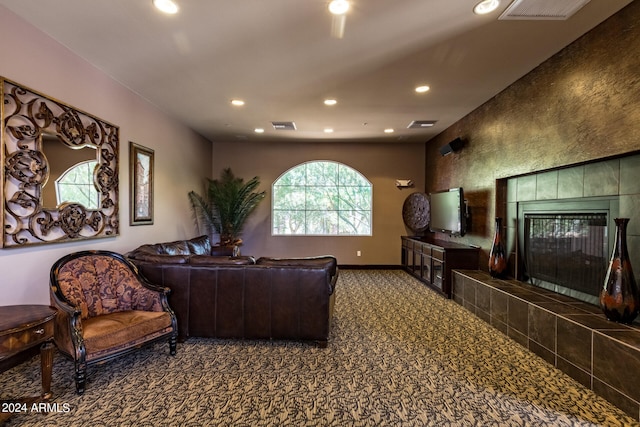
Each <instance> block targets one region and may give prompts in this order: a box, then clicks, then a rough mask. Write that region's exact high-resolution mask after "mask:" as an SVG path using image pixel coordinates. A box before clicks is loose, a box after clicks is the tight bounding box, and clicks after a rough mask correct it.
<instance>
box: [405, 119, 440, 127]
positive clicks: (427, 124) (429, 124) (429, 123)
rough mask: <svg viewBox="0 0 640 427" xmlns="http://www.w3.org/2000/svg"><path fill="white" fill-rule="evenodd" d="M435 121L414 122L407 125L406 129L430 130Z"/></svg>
mask: <svg viewBox="0 0 640 427" xmlns="http://www.w3.org/2000/svg"><path fill="white" fill-rule="evenodd" d="M436 121H437V120H414V121H412V122H411V123H409V126H407V129H425V128H430V127H432V126H433V125H435V124H436Z"/></svg>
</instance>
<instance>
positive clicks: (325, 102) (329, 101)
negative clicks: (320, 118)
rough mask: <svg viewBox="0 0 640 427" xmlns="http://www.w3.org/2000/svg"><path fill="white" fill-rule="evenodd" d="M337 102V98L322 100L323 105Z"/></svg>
mask: <svg viewBox="0 0 640 427" xmlns="http://www.w3.org/2000/svg"><path fill="white" fill-rule="evenodd" d="M337 103H338V101H337V100H335V99H325V100H324V105H336V104H337Z"/></svg>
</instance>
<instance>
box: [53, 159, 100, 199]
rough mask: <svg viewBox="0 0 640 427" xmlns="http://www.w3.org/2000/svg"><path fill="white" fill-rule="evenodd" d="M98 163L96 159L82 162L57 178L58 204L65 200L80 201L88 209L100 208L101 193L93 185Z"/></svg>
mask: <svg viewBox="0 0 640 427" xmlns="http://www.w3.org/2000/svg"><path fill="white" fill-rule="evenodd" d="M97 165H98V162H97V161H95V160H89V161H86V162H80V163H77V164H75V165H73V166H71V167H70V168H69V169H67V170H66V171H64V173H63V174H62V175H60V177H59V178H58V179H56V198H57V199H58V200H57V202H58V205H60V204H62V203H64V202H74V203H80V204H82V206H84V207H85V208H87V209H98V208H99V204H100V195H99V194H98V190H96V187H95V185H93V171H94V169H95V168H96V166H97Z"/></svg>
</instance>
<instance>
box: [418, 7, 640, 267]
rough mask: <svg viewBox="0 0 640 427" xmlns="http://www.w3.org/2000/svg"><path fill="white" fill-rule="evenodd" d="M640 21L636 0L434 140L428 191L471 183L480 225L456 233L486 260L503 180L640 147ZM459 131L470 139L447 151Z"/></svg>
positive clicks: (467, 187)
mask: <svg viewBox="0 0 640 427" xmlns="http://www.w3.org/2000/svg"><path fill="white" fill-rule="evenodd" d="M639 21H640V2H633V3H631V4H630V5H629V6H627V7H626V8H624V9H623V10H621V11H620V12H618V13H617V14H616V15H614V16H613V17H611V18H610V19H609V20H607V21H605V22H604V23H603V24H601V25H600V26H598V27H596V28H594V29H593V30H592V31H591V32H589V33H587V34H586V35H585V36H583V37H582V38H580V39H578V40H577V41H576V42H574V43H573V44H571V45H569V46H568V47H566V48H565V49H563V50H562V51H560V52H559V53H558V54H556V55H555V56H553V57H552V58H550V59H549V60H547V61H546V62H544V63H542V64H541V65H540V66H539V67H538V68H536V69H535V70H533V71H532V72H531V73H529V74H528V75H526V76H524V77H523V78H522V79H520V80H519V81H517V82H516V83H514V84H513V85H511V86H510V87H508V88H507V89H505V90H504V91H503V92H502V93H500V94H498V95H497V96H496V97H494V98H493V99H491V100H490V101H488V102H487V103H486V104H484V105H483V106H481V107H480V108H478V109H476V110H475V111H473V112H472V113H470V114H469V115H468V116H466V117H465V118H463V119H462V120H460V121H459V122H457V123H455V124H454V125H453V126H451V127H450V128H449V129H447V130H446V131H445V132H443V133H442V134H440V135H439V136H438V137H437V138H435V139H433V140H431V141H429V142H428V144H427V148H426V160H425V164H426V171H427V177H426V180H427V182H426V184H427V187H426V188H427V191H431V190H437V189H442V188H447V187H455V186H462V187H464V189H465V191H466V195H467V197H468V199H469V204H470V207H471V212H472V217H473V220H472V230H471V231H470V233H469V234H468V235H467V236H465V237H464V238H459V239H452V240H456V241H459V242H462V243H473V244H477V245H480V246H482V248H483V258H484V259H482V267H484V265H485V263H484V261H485V260H486V256H487V252H488V250H489V248H490V245H491V237H492V235H493V222H494V219H493V218H494V216H495V214H496V211H495V206H496V185H495V184H496V180H497V179H501V178H507V177H512V176H517V175H524V174H530V173H533V172H536V171H542V170H548V169H552V168H559V167H565V166H567V165H575V164H579V163H583V162H590V161H594V160H596V159H603V158H609V157H612V156H619V155H623V154H625V153H631V152H634V151H636V150H640V79H639V78H638V75H639V74H638V73H639V71H638V70H640V55H638V54H637V53H636V52H640V27H638V22H639ZM632 52H633V53H632ZM456 137H462V138H463V139H465V140H467V144H466V146H465V147H464V148H463V149H462V150H461V151H460V152H458V153H456V154H453V155H450V156H447V157H441V156H440V155H439V154H438V148H439V147H440V146H442V145H444V144H446V143H448V142H449V141H451V140H453V139H454V138H456ZM503 201H504V200H503ZM633 203H635V202H633ZM636 205H637V203H636ZM501 206H504V205H501ZM501 215H504V212H502V213H501ZM636 215H637V214H636ZM632 221H633V217H632ZM636 222H640V217H637V218H636ZM442 237H443V238H446V239H448V238H449V237H448V236H442ZM639 238H640V237H639ZM638 246H639V247H640V245H638Z"/></svg>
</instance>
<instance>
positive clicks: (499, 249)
mask: <svg viewBox="0 0 640 427" xmlns="http://www.w3.org/2000/svg"><path fill="white" fill-rule="evenodd" d="M495 227H496V229H495V233H494V235H493V243H492V244H491V251H490V252H489V274H491V276H493V277H498V278H503V277H505V276H506V272H507V256H506V254H505V250H504V244H503V243H502V218H500V217H496V226H495Z"/></svg>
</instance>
